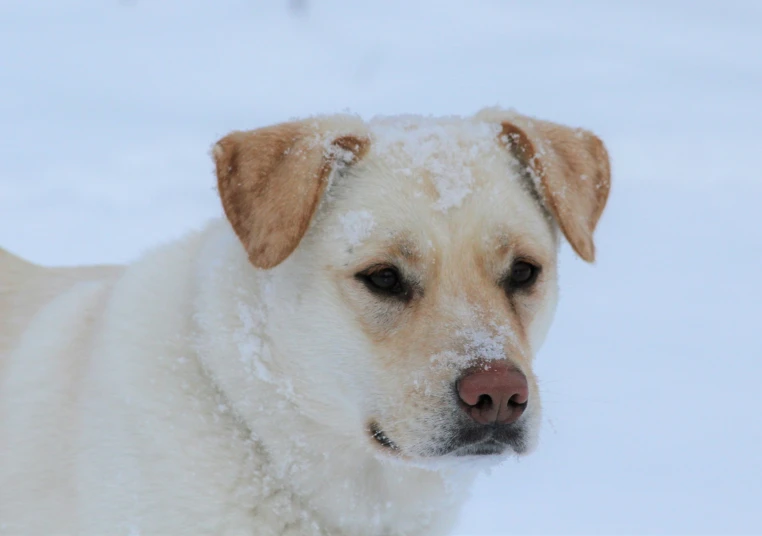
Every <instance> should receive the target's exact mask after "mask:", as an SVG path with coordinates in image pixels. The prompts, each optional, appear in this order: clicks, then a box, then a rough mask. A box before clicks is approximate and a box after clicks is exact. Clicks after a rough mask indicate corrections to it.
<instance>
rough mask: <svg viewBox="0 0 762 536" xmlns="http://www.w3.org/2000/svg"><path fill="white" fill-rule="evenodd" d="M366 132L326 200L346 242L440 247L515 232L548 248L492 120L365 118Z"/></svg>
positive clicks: (542, 222) (542, 224)
mask: <svg viewBox="0 0 762 536" xmlns="http://www.w3.org/2000/svg"><path fill="white" fill-rule="evenodd" d="M369 131H370V132H369V133H370V137H371V147H370V150H369V152H368V154H367V155H366V156H365V158H364V159H363V161H362V162H360V163H359V164H358V166H357V168H356V169H355V170H354V171H353V172H352V173H351V177H349V178H348V179H347V180H346V181H345V184H343V185H342V186H341V187H340V188H341V189H342V190H343V193H342V195H340V196H339V197H340V199H339V201H338V203H337V204H336V205H334V207H335V209H336V216H337V217H338V220H339V225H340V227H341V228H342V229H343V235H344V238H345V239H346V240H347V241H348V242H349V245H350V246H358V245H360V243H361V242H364V241H365V239H367V238H370V237H371V236H374V237H376V238H378V239H380V240H382V241H384V242H388V241H389V240H388V237H396V241H397V242H403V243H407V244H410V245H411V246H412V245H414V244H417V245H419V246H420V245H426V244H427V243H431V241H432V240H433V241H434V242H436V243H438V244H439V245H440V246H443V245H445V244H446V243H449V244H452V245H457V244H458V243H459V242H462V241H463V240H469V241H472V242H473V240H474V238H478V239H479V241H489V242H493V241H494V240H498V241H500V240H504V239H505V238H508V239H512V238H513V236H514V235H515V234H516V233H521V234H524V235H528V236H529V237H530V238H531V239H532V240H534V241H536V242H539V243H540V247H544V246H547V247H551V246H552V244H553V236H552V231H551V228H550V226H549V224H548V221H547V219H546V218H545V215H544V213H543V211H542V209H541V207H540V205H539V204H538V203H537V201H536V199H534V198H533V196H532V194H531V193H530V191H529V188H528V187H527V183H526V181H525V180H524V179H523V178H522V172H521V170H520V168H519V166H518V163H517V162H516V160H515V159H514V158H513V156H512V155H511V154H510V153H509V151H507V150H506V149H505V147H503V146H501V144H500V143H499V141H498V136H499V133H500V129H499V126H498V125H496V124H494V123H488V122H484V121H477V120H474V119H468V118H467V119H461V118H445V119H430V118H420V117H395V118H389V119H380V120H374V121H372V122H371V123H370V125H369ZM383 235H386V236H383ZM375 241H376V242H378V240H375ZM393 241H394V240H393Z"/></svg>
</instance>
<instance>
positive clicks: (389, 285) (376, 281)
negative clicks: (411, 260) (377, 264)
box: [357, 267, 406, 296]
mask: <svg viewBox="0 0 762 536" xmlns="http://www.w3.org/2000/svg"><path fill="white" fill-rule="evenodd" d="M357 275H358V277H359V278H360V279H362V281H363V282H364V283H365V284H366V286H367V287H368V288H369V289H370V290H372V291H373V292H376V293H378V294H386V295H391V296H401V295H404V294H406V289H405V285H404V284H403V282H402V277H400V274H399V272H398V271H397V269H396V268H392V267H385V268H380V269H376V270H373V271H368V272H365V273H361V274H357Z"/></svg>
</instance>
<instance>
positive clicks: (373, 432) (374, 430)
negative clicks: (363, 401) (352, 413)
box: [368, 421, 400, 452]
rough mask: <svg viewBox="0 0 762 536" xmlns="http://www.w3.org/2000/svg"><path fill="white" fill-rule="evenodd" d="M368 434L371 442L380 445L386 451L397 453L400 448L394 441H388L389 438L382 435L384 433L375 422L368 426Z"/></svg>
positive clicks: (384, 434)
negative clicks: (371, 439)
mask: <svg viewBox="0 0 762 536" xmlns="http://www.w3.org/2000/svg"><path fill="white" fill-rule="evenodd" d="M368 433H369V434H370V437H372V438H373V440H374V441H375V442H376V443H378V444H379V445H381V447H383V448H384V449H386V450H390V451H393V452H399V451H400V448H399V447H398V446H397V444H396V443H394V441H392V440H391V439H389V437H388V436H387V435H386V433H384V431H383V430H382V429H381V427H380V426H379V425H378V423H377V422H376V421H371V422H370V424H369V425H368Z"/></svg>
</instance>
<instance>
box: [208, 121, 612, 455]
mask: <svg viewBox="0 0 762 536" xmlns="http://www.w3.org/2000/svg"><path fill="white" fill-rule="evenodd" d="M509 119H510V120H509ZM522 122H523V124H522ZM517 123H518V124H519V125H520V126H519V125H517ZM538 127H539V128H538ZM545 128H549V129H551V130H549V131H548V130H544V129H545ZM277 129H281V130H280V131H278V130H277ZM263 136H265V138H263ZM559 136H560V137H559ZM256 138H258V139H256ZM274 140H275V141H274ZM569 143H571V149H569V147H568V146H567V145H568V144H569ZM570 150H571V153H569V151H570ZM551 151H553V153H551ZM215 152H216V158H217V168H218V176H219V178H220V193H221V195H222V198H223V205H224V206H225V210H226V213H227V214H228V218H229V219H230V220H231V223H232V224H233V227H234V229H235V230H236V232H237V233H238V235H239V237H240V238H241V241H242V242H243V244H244V246H246V248H247V250H248V252H249V255H250V258H251V260H252V263H253V264H255V265H256V266H259V267H262V268H272V267H274V266H278V267H277V268H274V270H282V271H284V273H286V275H287V279H288V280H289V281H291V282H293V284H294V287H295V288H296V289H297V291H296V292H294V294H293V296H294V299H293V300H292V304H293V309H292V313H291V314H292V317H291V318H292V323H293V325H292V327H293V329H296V330H298V333H299V337H298V339H299V345H293V346H290V345H289V343H288V342H286V343H284V345H283V346H284V347H283V348H282V350H283V351H285V352H288V353H290V354H293V353H299V354H302V355H301V356H300V357H299V358H296V359H295V362H296V363H297V367H298V368H299V370H300V375H301V377H302V378H312V379H314V389H311V388H310V386H309V385H306V386H305V389H304V392H305V393H310V394H305V396H304V403H305V406H308V405H313V406H314V405H315V404H317V405H318V407H320V408H321V410H319V411H314V407H313V408H312V409H310V408H308V407H305V408H304V409H305V411H306V412H308V413H310V412H311V411H313V412H314V415H315V417H316V419H318V420H320V421H322V422H323V423H324V424H325V426H329V427H334V428H336V430H337V431H338V430H341V431H342V432H346V433H347V434H349V435H350V436H351V435H352V432H353V430H352V429H353V428H354V429H355V430H354V432H355V435H356V433H359V432H362V433H363V434H364V436H365V440H366V441H367V442H368V444H370V445H372V446H373V447H374V448H377V449H379V450H380V451H381V452H386V453H389V454H392V455H394V456H398V457H402V458H431V457H442V456H469V455H500V454H506V453H516V454H521V453H524V452H526V451H527V450H528V449H530V448H531V446H532V445H533V443H534V441H535V438H536V436H537V430H538V427H539V419H540V399H539V392H538V389H537V382H536V379H535V376H534V374H533V372H532V361H533V357H534V354H535V352H536V351H537V349H538V348H539V346H540V345H541V343H542V341H543V339H544V337H545V335H546V333H547V330H548V328H549V326H550V323H551V320H552V315H553V311H554V309H555V304H556V297H557V287H556V281H557V276H556V252H557V246H558V231H557V229H558V228H559V227H560V228H561V229H562V230H563V232H564V234H566V236H567V237H568V238H569V240H570V242H571V243H572V245H573V246H574V247H575V249H576V250H577V251H578V253H580V255H581V256H583V257H585V258H587V259H588V260H591V259H592V255H593V248H592V231H593V229H594V227H595V224H596V222H597V220H598V217H599V216H600V213H601V211H602V209H603V205H604V204H605V201H606V196H607V193H608V180H609V179H608V160H607V157H606V154H605V150H604V149H603V146H602V145H601V144H600V142H599V141H598V140H597V138H594V136H592V135H590V134H589V133H586V132H584V131H572V130H570V129H565V128H564V127H558V126H556V125H551V124H545V123H531V122H529V121H527V120H526V119H525V118H521V117H520V116H515V115H507V114H506V113H505V112H499V111H487V112H483V113H482V114H481V116H477V117H476V118H472V119H458V120H453V119H448V120H438V121H437V120H413V119H398V120H387V121H379V122H376V123H372V124H370V125H366V124H363V123H360V122H358V121H356V120H354V121H351V120H346V119H343V120H342V119H336V118H332V119H328V120H322V121H312V122H304V123H292V124H288V125H281V126H279V127H274V129H270V130H267V129H264V130H263V131H254V132H253V133H246V134H244V133H236V134H233V135H231V136H229V137H228V138H225V139H223V140H222V141H221V142H220V144H219V145H218V146H217V148H216V149H215ZM247 166H248V167H249V169H247ZM295 177H297V178H295ZM247 181H248V182H247ZM329 182H331V184H330V187H329V185H328V183H329ZM242 184H244V185H246V186H245V190H243V191H242V190H241V185H242ZM247 184H248V185H247ZM318 205H320V208H319V209H317V206H318ZM247 206H252V207H257V206H258V207H260V213H259V215H257V211H256V209H255V208H252V209H248V208H247ZM268 218H269V220H270V221H267V220H268ZM308 228H309V230H308ZM297 245H298V246H299V247H298V248H297ZM294 250H296V251H294ZM284 261H285V262H284ZM281 263H282V264H281ZM305 341H315V344H314V345H311V346H310V347H308V348H307V349H303V346H304V344H305ZM307 344H308V343H307ZM326 354H329V355H331V356H332V357H330V358H327V357H326ZM329 360H330V361H331V362H332V366H329V367H326V362H327V361H329ZM326 368H328V372H326ZM316 398H319V400H316ZM337 408H341V409H342V410H343V413H344V415H346V416H348V418H346V419H344V420H343V422H338V421H340V420H341V419H337V416H338V415H340V414H341V413H342V411H335V410H336V409H337ZM321 414H322V415H324V416H329V418H323V419H321V417H320V415H321Z"/></svg>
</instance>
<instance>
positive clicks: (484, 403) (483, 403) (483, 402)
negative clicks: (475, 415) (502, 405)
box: [473, 395, 492, 409]
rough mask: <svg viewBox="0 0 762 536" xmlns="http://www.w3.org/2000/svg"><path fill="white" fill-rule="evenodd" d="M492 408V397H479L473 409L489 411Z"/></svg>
mask: <svg viewBox="0 0 762 536" xmlns="http://www.w3.org/2000/svg"><path fill="white" fill-rule="evenodd" d="M490 406H492V397H491V396H489V395H480V396H479V400H478V401H477V402H476V404H474V406H473V407H475V408H477V409H489V407H490Z"/></svg>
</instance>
